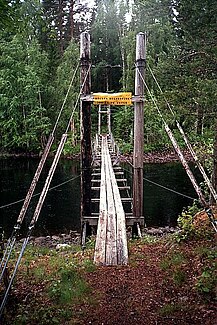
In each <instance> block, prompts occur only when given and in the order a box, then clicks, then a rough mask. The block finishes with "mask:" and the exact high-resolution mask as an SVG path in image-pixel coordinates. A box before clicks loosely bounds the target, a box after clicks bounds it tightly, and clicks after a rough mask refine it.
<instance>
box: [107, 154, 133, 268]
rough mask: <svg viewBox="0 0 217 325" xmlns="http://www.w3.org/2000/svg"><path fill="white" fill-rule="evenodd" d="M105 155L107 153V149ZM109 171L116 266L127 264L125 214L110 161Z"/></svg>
mask: <svg viewBox="0 0 217 325" xmlns="http://www.w3.org/2000/svg"><path fill="white" fill-rule="evenodd" d="M107 153H108V149H107ZM109 171H110V176H111V184H112V189H113V197H114V203H115V210H116V231H117V237H116V245H117V264H127V263H128V249H127V235H126V223H125V213H124V209H123V205H122V202H121V196H120V192H119V189H118V185H117V180H116V178H115V174H114V170H113V167H112V164H111V160H110V161H109Z"/></svg>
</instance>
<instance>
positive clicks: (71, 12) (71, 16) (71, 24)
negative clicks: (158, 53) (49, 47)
mask: <svg viewBox="0 0 217 325" xmlns="http://www.w3.org/2000/svg"><path fill="white" fill-rule="evenodd" d="M74 4H75V1H74V0H71V1H70V9H69V28H70V30H69V37H70V41H71V40H73V39H74Z"/></svg>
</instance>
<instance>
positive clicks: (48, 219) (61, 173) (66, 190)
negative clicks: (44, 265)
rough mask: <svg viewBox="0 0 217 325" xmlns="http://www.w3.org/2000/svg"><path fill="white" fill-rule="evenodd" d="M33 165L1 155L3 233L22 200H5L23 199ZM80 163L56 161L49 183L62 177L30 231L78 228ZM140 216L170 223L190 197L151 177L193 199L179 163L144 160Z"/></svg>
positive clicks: (0, 221)
mask: <svg viewBox="0 0 217 325" xmlns="http://www.w3.org/2000/svg"><path fill="white" fill-rule="evenodd" d="M50 164H51V161H48V162H47V164H46V166H45V168H44V171H43V173H42V176H41V178H40V181H39V184H38V186H37V188H36V193H39V192H40V191H41V190H42V187H43V182H44V180H45V178H46V175H47V173H48V170H49V167H50ZM37 165H38V159H33V158H31V159H27V158H7V159H0V174H1V179H0V193H1V195H0V207H1V208H0V226H1V227H3V229H4V232H5V234H6V236H8V235H10V233H11V231H12V229H13V226H14V224H15V222H16V219H17V217H18V215H19V211H20V209H21V206H22V202H20V203H16V204H13V205H10V206H6V207H3V208H2V206H5V205H8V204H10V203H13V202H16V201H19V200H21V199H23V198H24V197H25V195H26V193H27V191H28V188H29V186H30V183H31V180H32V177H33V176H34V173H35V170H36V168H37ZM79 165H80V164H79V162H77V161H71V160H61V161H60V163H59V165H58V167H57V170H56V172H55V174H54V178H53V181H52V183H51V187H54V186H57V185H59V184H62V183H64V182H66V183H65V184H64V185H62V186H60V187H56V188H54V189H53V190H50V191H49V193H48V195H47V198H46V200H45V203H44V206H43V208H42V211H41V214H40V216H39V220H38V223H37V226H36V228H35V232H34V234H35V235H50V234H55V233H63V232H64V233H65V232H69V230H79V229H80V167H79ZM123 168H124V170H125V172H126V175H125V176H126V177H127V179H128V180H129V185H131V181H132V177H131V170H130V167H129V166H126V165H124V166H123ZM144 177H145V179H146V180H144V216H145V221H146V224H147V226H166V225H170V226H174V225H176V220H177V216H178V215H179V214H180V213H181V211H182V209H183V207H186V206H188V205H189V204H191V203H192V202H193V201H192V199H189V198H186V197H183V196H181V195H178V194H176V193H174V192H171V191H168V190H166V189H164V188H162V187H159V186H157V185H155V184H152V183H150V181H151V182H155V183H157V184H160V185H162V186H164V187H168V188H170V189H172V190H174V191H177V192H181V193H183V194H185V195H187V196H191V197H193V198H196V194H195V193H194V190H193V188H192V185H191V183H190V181H189V179H188V177H187V175H186V173H185V171H184V170H183V168H182V166H181V165H180V164H179V163H169V164H146V165H145V166H144ZM37 199H38V196H36V197H35V198H34V200H33V202H32V204H31V205H30V208H29V210H28V213H27V218H26V221H25V224H24V229H23V230H22V231H23V232H24V231H25V227H26V226H27V225H28V221H29V220H30V218H31V217H32V213H33V212H34V208H35V206H36V204H37Z"/></svg>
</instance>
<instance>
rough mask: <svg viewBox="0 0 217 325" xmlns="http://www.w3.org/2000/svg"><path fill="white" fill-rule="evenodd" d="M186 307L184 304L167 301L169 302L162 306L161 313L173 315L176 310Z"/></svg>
mask: <svg viewBox="0 0 217 325" xmlns="http://www.w3.org/2000/svg"><path fill="white" fill-rule="evenodd" d="M185 308H186V307H185V306H183V304H180V303H175V302H172V303H167V304H165V305H163V307H161V309H160V311H159V313H160V315H162V316H171V315H173V314H174V313H175V312H179V311H181V310H183V309H185Z"/></svg>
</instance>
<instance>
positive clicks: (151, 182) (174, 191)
mask: <svg viewBox="0 0 217 325" xmlns="http://www.w3.org/2000/svg"><path fill="white" fill-rule="evenodd" d="M127 163H130V162H129V161H128V160H127ZM130 165H131V166H132V167H133V165H132V164H131V163H130ZM123 170H125V171H126V172H127V173H129V174H131V175H133V173H132V172H131V171H130V170H127V169H126V168H123ZM143 179H144V181H146V182H148V183H150V184H152V185H155V186H158V187H160V188H163V189H164V190H166V191H169V192H172V193H174V194H177V195H179V196H182V197H185V198H187V199H190V200H193V201H194V200H196V198H194V197H192V196H189V195H186V194H184V193H181V192H178V191H176V190H173V189H172V188H169V187H166V186H164V185H161V184H159V183H157V182H154V181H151V180H150V179H148V178H146V177H143Z"/></svg>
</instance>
